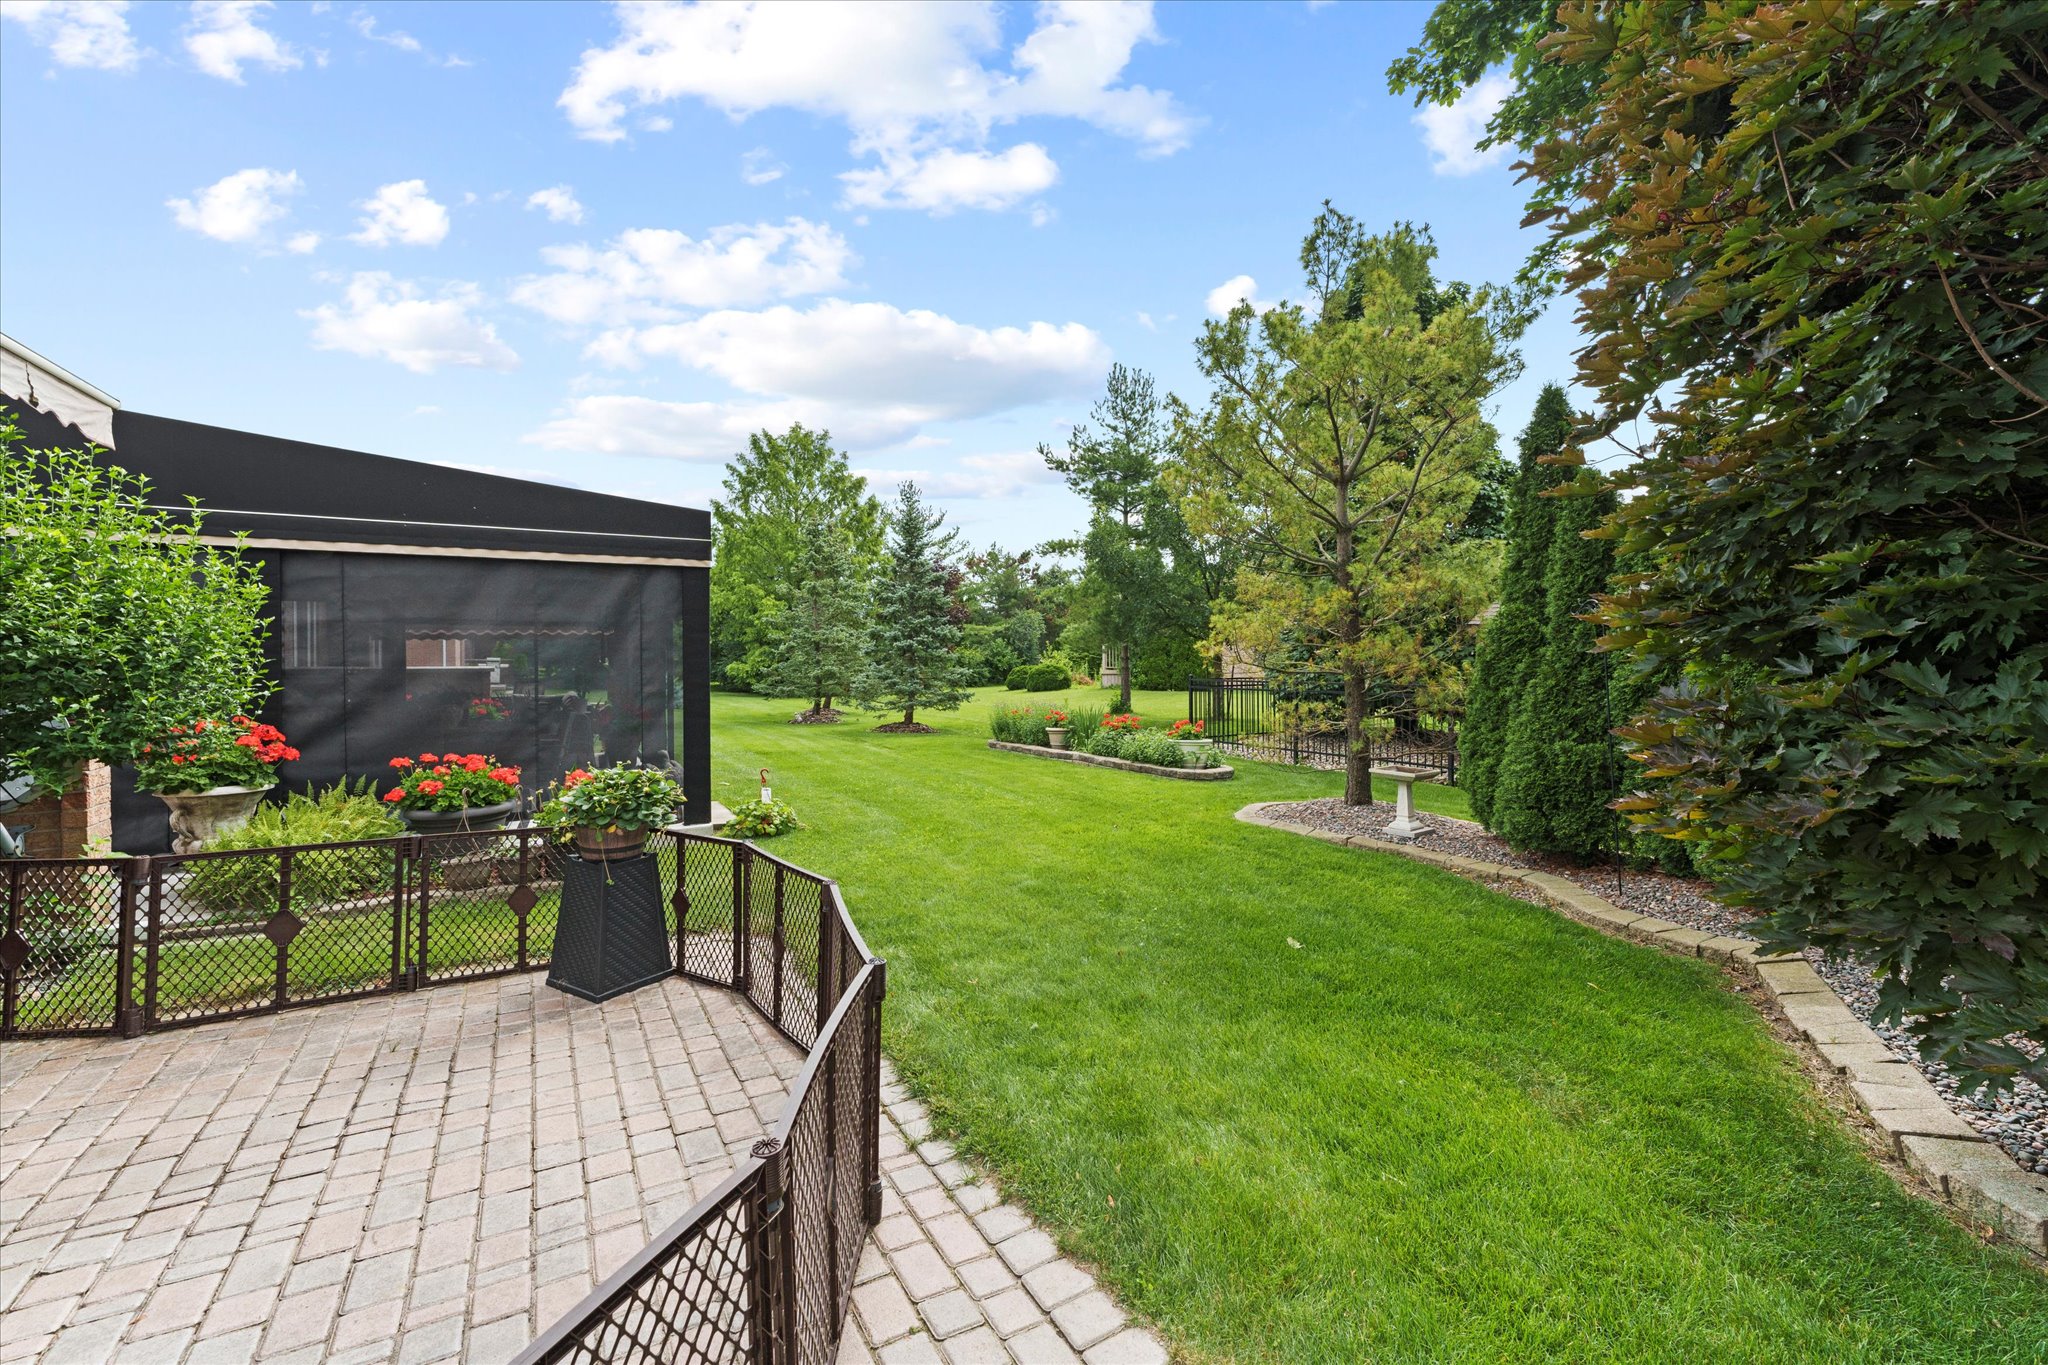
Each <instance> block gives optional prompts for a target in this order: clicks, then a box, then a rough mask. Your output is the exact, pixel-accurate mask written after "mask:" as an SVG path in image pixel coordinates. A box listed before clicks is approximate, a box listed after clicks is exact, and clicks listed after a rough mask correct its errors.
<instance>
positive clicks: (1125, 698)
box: [1116, 644, 1131, 711]
mask: <svg viewBox="0 0 2048 1365" xmlns="http://www.w3.org/2000/svg"><path fill="white" fill-rule="evenodd" d="M1117 649H1118V655H1117V658H1118V663H1117V668H1116V680H1117V688H1118V690H1117V694H1116V709H1117V710H1119V711H1128V710H1130V709H1131V647H1130V646H1129V645H1128V644H1124V645H1118V646H1117Z"/></svg>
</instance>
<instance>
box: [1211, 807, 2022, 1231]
mask: <svg viewBox="0 0 2048 1365" xmlns="http://www.w3.org/2000/svg"><path fill="white" fill-rule="evenodd" d="M1267 804H1269V803H1263V802H1262V803H1257V804H1254V805H1249V806H1246V807H1244V808H1243V809H1242V810H1240V811H1238V812H1237V818H1238V819H1240V820H1242V821H1245V822H1246V823H1247V824H1253V825H1265V826H1267V827H1268V828H1271V829H1279V830H1285V831H1287V832H1288V833H1290V834H1301V835H1306V836H1307V837H1309V838H1311V839H1320V840H1322V841H1323V842H1324V843H1328V844H1342V845H1346V846H1348V847H1351V848H1364V849H1371V850H1373V851H1374V852H1377V853H1391V854H1394V855H1395V856H1397V857H1402V858H1413V859H1415V860H1416V861H1418V862H1425V863H1433V864H1435V865H1436V866H1438V867H1442V868H1446V869H1448V870H1450V871H1452V872H1458V873H1462V874H1464V875H1466V876H1470V877H1480V878H1484V879H1487V880H1496V881H1519V882H1522V883H1524V884H1526V885H1528V886H1529V887H1531V888H1533V889H1535V890H1536V891H1537V892H1539V893H1540V894H1541V895H1542V896H1543V898H1544V899H1545V900H1547V901H1548V902H1550V904H1551V906H1552V908H1554V909H1556V910H1558V911H1560V912H1561V913H1563V914H1565V915H1567V916H1569V917H1571V918H1572V919H1575V920H1577V921H1579V922H1580V923H1581V924H1585V925H1589V926H1591V927H1592V928H1595V929H1598V930H1600V931H1601V932H1602V933H1606V934H1613V935H1615V936H1617V937H1621V938H1627V939H1632V940H1634V941H1636V942H1638V943H1645V944H1651V945H1654V946H1656V947H1659V948H1662V949H1664V950H1665V951H1667V952H1674V953H1678V954H1681V955H1683V956H1685V957H1705V958H1712V959H1713V960H1714V961H1716V962H1723V963H1727V964H1729V965H1731V966H1733V967H1735V968H1736V969H1737V970H1739V971H1741V972H1743V973H1744V974H1746V975H1748V976H1750V977H1752V978H1753V979H1754V980H1756V981H1757V982H1758V984H1760V985H1761V986H1762V987H1763V989H1764V990H1765V991H1766V992H1767V993H1768V994H1769V995H1770V996H1771V998H1772V1000H1773V1001H1774V1002H1775V1003H1776V1005H1777V1007H1778V1009H1779V1011H1780V1012H1781V1013H1782V1014H1783V1015H1784V1016H1785V1020H1786V1022H1787V1023H1788V1024H1790V1025H1791V1027H1792V1029H1793V1030H1794V1031H1795V1032H1797V1033H1798V1034H1799V1036H1800V1037H1801V1038H1802V1039H1804V1040H1805V1041H1806V1042H1807V1043H1810V1044H1811V1045H1812V1046H1813V1049H1814V1050H1815V1051H1816V1052H1817V1053H1818V1054H1819V1055H1820V1057H1821V1060H1822V1061H1824V1062H1826V1063H1827V1065H1828V1066H1830V1067H1832V1068H1833V1069H1834V1070H1835V1071H1836V1072H1837V1073H1839V1074H1840V1075H1842V1076H1843V1077H1844V1078H1845V1080H1846V1081H1847V1084H1848V1087H1849V1090H1850V1091H1851V1093H1853V1094H1854V1095H1855V1097H1856V1103H1857V1105H1858V1106H1859V1107H1860V1108H1861V1109H1862V1110H1863V1111H1864V1113H1865V1114H1867V1115H1868V1116H1869V1118H1870V1122H1871V1125H1872V1126H1873V1127H1874V1128H1876V1129H1877V1131H1878V1133H1879V1134H1880V1135H1881V1136H1882V1137H1883V1139H1884V1144H1885V1146H1886V1147H1887V1148H1888V1149H1889V1150H1890V1151H1891V1153H1892V1155H1894V1156H1896V1157H1898V1158H1899V1159H1900V1160H1901V1161H1903V1162H1904V1163H1905V1164H1906V1166H1907V1167H1908V1168H1909V1169H1910V1170H1912V1172H1913V1173H1914V1174H1915V1175H1917V1176H1919V1177H1920V1178H1921V1180H1923V1181H1925V1182H1926V1184H1927V1187H1928V1189H1929V1190H1931V1191H1932V1192H1933V1193H1934V1194H1935V1195H1936V1196H1937V1197H1938V1198H1940V1199H1943V1200H1945V1201H1947V1202H1948V1203H1949V1204H1952V1205H1954V1206H1955V1208H1956V1209H1957V1210H1958V1211H1959V1212H1961V1213H1962V1214H1964V1215H1965V1216H1966V1217H1968V1218H1969V1219H1970V1220H1971V1221H1972V1222H1974V1223H1977V1224H1978V1225H1980V1226H1982V1227H1984V1228H1987V1229H1989V1230H1990V1231H1992V1232H1993V1233H1995V1234H1996V1235H1997V1236H1999V1237H2000V1238H2003V1239H2005V1240H2007V1241H2010V1242H2013V1243H2016V1244H2017V1245H2019V1246H2021V1247H2023V1248H2025V1249H2026V1250H2027V1251H2028V1252H2030V1253H2032V1254H2033V1255H2034V1256H2037V1257H2048V1178H2044V1177H2041V1176H2036V1175H2030V1174H2028V1173H2027V1172H2026V1171H2023V1170H2021V1169H2020V1168H2019V1166H2018V1165H2017V1164H2016V1163H2015V1162H2014V1161H2013V1160H2012V1159H2011V1158H2010V1157H2008V1156H2007V1155H2006V1154H2005V1153H2004V1152H2002V1151H2000V1150H1999V1149H1998V1147H1996V1146H1995V1145H1993V1144H1992V1143H1989V1142H1986V1141H1985V1140H1984V1138H1983V1136H1982V1135H1981V1134H1979V1133H1978V1132H1977V1130H1976V1129H1974V1128H1972V1127H1971V1126H1970V1125H1969V1124H1967V1123H1965V1122H1963V1121H1962V1120H1961V1119H1960V1118H1957V1117H1956V1115H1955V1111H1954V1110H1952V1109H1950V1108H1949V1107H1948V1105H1947V1103H1945V1102H1944V1101H1943V1100H1942V1098H1941V1096H1940V1095H1939V1094H1938V1093H1937V1092H1936V1091H1935V1089H1934V1087H1933V1086H1931V1085H1929V1084H1928V1083H1927V1078H1926V1077H1924V1076H1922V1075H1921V1074H1920V1073H1919V1071H1918V1070H1916V1069H1915V1068H1914V1067H1912V1066H1910V1065H1908V1064H1907V1063H1905V1062H1902V1061H1900V1060H1899V1058H1898V1057H1897V1056H1896V1055H1895V1054H1894V1053H1893V1052H1892V1050H1891V1049H1890V1048H1889V1047H1886V1046H1885V1043H1884V1040H1883V1039H1881V1038H1879V1037H1878V1036H1877V1035H1876V1034H1875V1033H1873V1032H1871V1030H1870V1028H1869V1026H1868V1025H1866V1024H1865V1023H1864V1022H1863V1021H1862V1020H1861V1019H1858V1018H1857V1017H1856V1016H1855V1014H1854V1013H1852V1012H1851V1011H1850V1009H1849V1007H1848V1006H1847V1005H1845V1004H1843V1003H1842V999H1841V997H1840V996H1838V995H1836V994H1835V992H1834V990H1833V989H1832V988H1831V987H1829V985H1828V984H1827V982H1826V981H1824V980H1822V979H1821V977H1820V975H1819V973H1817V972H1815V971H1814V970H1813V968H1812V966H1811V965H1809V964H1808V963H1807V961H1806V960H1805V959H1804V958H1802V957H1767V956H1764V955H1763V954H1761V953H1760V952H1758V950H1757V945H1756V944H1755V943H1753V942H1751V941H1750V940H1748V939H1742V938H1731V937H1729V936H1727V935H1722V934H1707V933H1702V932H1701V931H1700V930H1698V929H1688V928H1686V927H1684V926H1683V925H1678V924H1673V923H1671V922H1670V921H1669V920H1663V919H1658V918H1657V917H1656V916H1654V915H1638V914H1635V913H1634V912H1632V911H1628V910H1623V909H1621V908H1620V907H1618V906H1616V905H1614V904H1613V903H1612V902H1610V901H1608V900H1605V899H1604V898H1602V897H1600V896H1596V895H1594V894H1593V893H1592V892H1590V891H1588V890H1586V889H1585V888H1584V887H1582V886H1579V885H1577V884H1576V883H1574V882H1571V881H1568V880H1566V879H1565V878H1563V877H1558V876H1553V875H1551V874H1550V873H1547V872H1532V871H1529V870H1527V869H1523V868H1515V867H1509V866H1507V865H1506V864H1503V863H1495V862H1487V861H1485V860H1484V859H1480V858H1466V857H1461V856H1459V855H1457V854H1454V853H1439V852H1437V851H1436V850H1434V849H1427V848H1417V847H1415V846H1414V845H1412V844H1396V843H1390V842H1388V841H1386V840H1384V839H1375V838H1372V837H1370V836H1368V835H1363V834H1353V835H1343V834H1335V833H1331V832H1329V831H1327V830H1318V829H1311V828H1310V827H1309V826H1307V825H1303V824H1298V823H1296V822H1294V821H1291V820H1282V819H1279V818H1278V817H1275V816H1269V815H1266V814H1265V810H1266V807H1267Z"/></svg>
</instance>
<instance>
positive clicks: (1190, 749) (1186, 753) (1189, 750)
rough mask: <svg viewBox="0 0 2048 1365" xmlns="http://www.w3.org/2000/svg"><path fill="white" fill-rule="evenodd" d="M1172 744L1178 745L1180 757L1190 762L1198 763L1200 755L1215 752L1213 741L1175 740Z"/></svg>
mask: <svg viewBox="0 0 2048 1365" xmlns="http://www.w3.org/2000/svg"><path fill="white" fill-rule="evenodd" d="M1174 743H1175V744H1178V745H1180V751H1181V754H1182V756H1183V757H1185V758H1187V759H1188V760H1190V762H1200V761H1201V760H1200V755H1202V754H1208V753H1214V752H1215V751H1216V744H1215V741H1213V740H1207V739H1177V740H1175V741H1174Z"/></svg>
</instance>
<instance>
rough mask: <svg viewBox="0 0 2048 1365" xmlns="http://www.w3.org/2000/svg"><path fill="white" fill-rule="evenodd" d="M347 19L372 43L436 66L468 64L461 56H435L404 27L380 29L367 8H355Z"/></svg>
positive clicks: (374, 17)
mask: <svg viewBox="0 0 2048 1365" xmlns="http://www.w3.org/2000/svg"><path fill="white" fill-rule="evenodd" d="M348 21H349V24H350V26H351V27H353V28H354V29H355V31H356V32H357V33H360V34H362V35H363V37H365V38H367V39H369V40H370V41H371V42H373V43H383V44H384V45H385V46H387V47H395V48H397V49H398V50H399V51H400V52H410V53H412V54H413V55H414V56H416V57H423V58H425V59H426V60H427V61H430V62H433V63H434V64H435V65H437V66H450V67H455V66H468V65H469V62H468V61H467V60H466V59H464V58H462V57H457V56H454V55H450V56H447V57H439V56H436V55H435V54H434V53H432V52H430V51H429V50H428V49H427V46H426V44H424V43H422V42H421V41H420V40H419V39H417V38H415V37H413V36H412V35H411V34H410V33H407V32H406V31H405V30H404V29H398V28H394V29H384V30H381V31H380V30H379V29H378V27H377V18H376V16H375V15H373V14H371V13H370V12H369V11H368V10H360V9H359V10H357V11H356V12H355V13H353V14H351V15H350V16H349V19H348Z"/></svg>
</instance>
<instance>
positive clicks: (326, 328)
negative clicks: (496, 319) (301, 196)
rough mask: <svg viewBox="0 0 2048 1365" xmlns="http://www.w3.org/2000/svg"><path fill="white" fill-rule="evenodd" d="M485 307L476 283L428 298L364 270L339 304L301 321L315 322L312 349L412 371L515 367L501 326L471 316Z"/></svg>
mask: <svg viewBox="0 0 2048 1365" xmlns="http://www.w3.org/2000/svg"><path fill="white" fill-rule="evenodd" d="M482 303H483V294H482V291H480V290H479V289H478V288H477V287H476V286H475V285H473V284H465V283H462V282H460V281H456V282H453V283H450V284H447V285H444V286H443V287H442V288H441V290H440V291H439V292H438V293H437V294H435V295H434V296H432V297H428V296H427V295H426V294H425V293H424V292H423V291H422V290H421V289H420V287H419V286H418V285H416V284H414V283H412V282H411V281H407V280H394V279H393V278H392V277H391V276H390V275H388V274H386V273H385V272H383V271H381V270H367V271H360V272H358V273H357V274H356V275H355V276H354V277H353V278H351V279H350V280H349V282H348V286H347V288H346V289H345V290H344V291H343V293H342V300H341V302H340V303H339V304H333V303H326V304H322V305H321V306H320V307H318V308H314V309H309V310H307V311H305V312H303V313H302V314H301V316H303V317H308V318H311V319H313V345H314V346H315V347H317V348H319V349H320V350H323V351H347V352H349V353H350V354H351V355H360V356H368V357H371V358H373V359H382V360H389V361H391V362H393V363H394V364H398V365H403V366H405V368H407V369H408V370H411V371H412V372H413V373H414V374H432V373H433V372H434V371H435V370H437V369H439V368H441V367H442V366H444V365H467V366H475V367H479V368H482V369H491V370H509V369H512V368H514V367H515V366H517V365H518V364H519V357H518V356H517V355H515V354H514V353H513V351H512V348H511V347H510V346H507V345H506V344H505V343H504V342H502V341H500V340H499V339H498V333H497V329H496V328H494V327H492V326H491V324H490V323H488V322H484V321H482V320H480V319H478V318H476V317H473V316H472V315H471V310H473V309H475V308H477V307H479V306H480V305H481V304H482Z"/></svg>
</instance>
